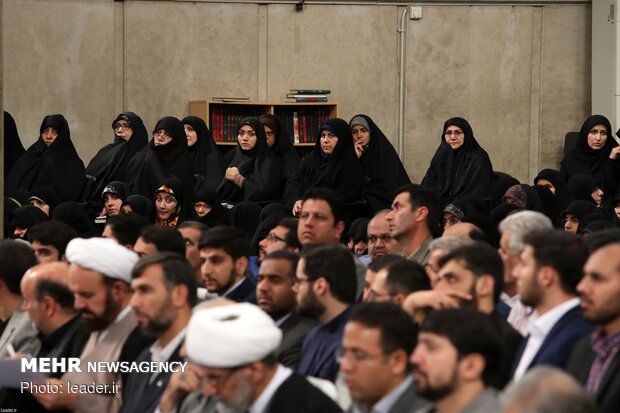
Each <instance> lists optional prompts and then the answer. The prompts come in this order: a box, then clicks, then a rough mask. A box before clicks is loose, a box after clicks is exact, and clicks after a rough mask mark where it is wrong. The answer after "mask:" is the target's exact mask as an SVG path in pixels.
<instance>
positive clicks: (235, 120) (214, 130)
mask: <svg viewBox="0 0 620 413" xmlns="http://www.w3.org/2000/svg"><path fill="white" fill-rule="evenodd" d="M264 113H265V107H263V106H251V105H248V106H243V107H240V106H238V105H232V106H221V107H218V106H214V107H212V108H211V109H210V113H209V128H210V129H211V134H212V135H213V139H214V140H215V142H234V143H236V142H237V128H238V127H239V122H241V120H242V119H243V118H246V117H248V116H251V117H259V116H260V115H262V114H264ZM329 114H330V108H328V107H308V108H301V107H300V108H295V107H280V108H277V109H276V113H275V115H276V116H277V117H278V118H279V119H280V122H281V123H282V126H283V127H284V128H285V129H286V130H287V131H288V135H289V136H290V138H291V140H292V141H293V143H314V142H316V138H317V136H318V135H319V127H320V126H321V124H322V123H323V122H325V121H326V120H327V119H329Z"/></svg>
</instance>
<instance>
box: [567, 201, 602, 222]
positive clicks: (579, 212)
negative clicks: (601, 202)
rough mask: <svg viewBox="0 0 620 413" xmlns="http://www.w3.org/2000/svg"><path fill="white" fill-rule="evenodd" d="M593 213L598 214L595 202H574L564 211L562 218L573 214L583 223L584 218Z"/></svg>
mask: <svg viewBox="0 0 620 413" xmlns="http://www.w3.org/2000/svg"><path fill="white" fill-rule="evenodd" d="M592 212H596V205H594V203H593V202H590V201H583V200H580V201H573V202H571V203H570V204H569V205H568V207H567V208H566V209H565V210H564V211H562V218H564V217H565V216H566V214H571V215H573V216H574V217H575V218H577V219H578V220H579V221H580V222H581V220H582V219H583V217H585V216H586V215H588V214H590V213H592Z"/></svg>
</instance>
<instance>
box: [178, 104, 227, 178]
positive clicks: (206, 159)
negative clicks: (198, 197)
mask: <svg viewBox="0 0 620 413" xmlns="http://www.w3.org/2000/svg"><path fill="white" fill-rule="evenodd" d="M181 122H182V123H183V125H190V126H191V127H192V128H193V129H194V131H196V143H195V144H194V145H192V146H190V147H188V151H189V156H190V158H191V159H192V165H193V172H194V178H195V179H196V186H197V187H199V188H202V189H215V188H217V186H218V185H219V184H220V182H221V181H222V178H223V177H224V170H225V169H226V168H225V166H224V158H223V157H222V153H221V152H220V150H219V149H218V147H217V145H216V144H215V141H214V140H213V137H212V136H211V131H209V128H207V124H206V123H205V121H204V120H202V119H200V118H199V117H196V116H186V117H185V118H183V120H182V121H181Z"/></svg>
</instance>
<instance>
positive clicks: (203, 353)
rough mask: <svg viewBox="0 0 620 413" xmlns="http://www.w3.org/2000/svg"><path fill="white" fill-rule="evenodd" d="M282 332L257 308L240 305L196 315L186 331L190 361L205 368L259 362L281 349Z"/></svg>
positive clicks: (205, 310)
mask: <svg viewBox="0 0 620 413" xmlns="http://www.w3.org/2000/svg"><path fill="white" fill-rule="evenodd" d="M281 340H282V331H281V330H280V329H279V328H278V327H277V326H276V324H275V323H274V322H273V320H272V319H271V317H269V316H268V315H267V313H265V312H264V311H263V310H261V309H260V308H259V307H257V306H255V305H253V304H249V303H240V304H232V305H225V306H219V307H212V308H205V309H203V310H198V311H196V312H195V313H194V314H193V315H192V318H191V320H190V321H189V325H188V327H187V336H186V337H185V345H186V347H187V354H188V356H189V358H190V359H191V360H192V361H193V362H194V363H197V364H200V365H203V366H207V367H223V368H226V367H237V366H242V365H244V364H247V363H251V362H254V361H260V360H262V359H264V358H265V357H266V356H268V355H269V354H271V353H273V352H274V351H276V350H277V349H278V347H279V346H280V341H281Z"/></svg>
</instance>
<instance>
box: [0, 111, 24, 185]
mask: <svg viewBox="0 0 620 413" xmlns="http://www.w3.org/2000/svg"><path fill="white" fill-rule="evenodd" d="M25 151H26V150H25V149H24V145H22V141H21V140H20V139H19V133H18V132H17V125H16V124H15V119H13V116H11V114H10V113H9V112H7V111H4V176H8V175H9V172H11V169H13V166H14V165H15V163H16V162H17V160H18V159H19V157H20V156H22V155H23V154H24V152H25Z"/></svg>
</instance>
